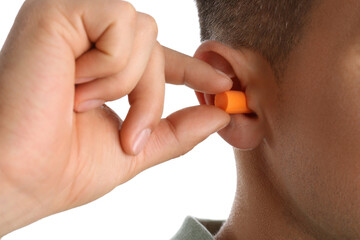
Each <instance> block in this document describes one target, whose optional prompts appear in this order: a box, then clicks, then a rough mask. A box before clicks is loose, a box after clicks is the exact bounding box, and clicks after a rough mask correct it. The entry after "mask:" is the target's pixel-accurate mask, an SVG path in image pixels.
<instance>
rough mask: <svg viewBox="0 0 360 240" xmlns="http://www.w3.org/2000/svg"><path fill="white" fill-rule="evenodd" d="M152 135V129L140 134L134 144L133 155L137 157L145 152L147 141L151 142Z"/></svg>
mask: <svg viewBox="0 0 360 240" xmlns="http://www.w3.org/2000/svg"><path fill="white" fill-rule="evenodd" d="M150 135H151V130H150V129H145V130H143V131H142V132H141V133H139V135H138V136H137V138H136V140H135V142H134V144H133V153H134V154H135V155H138V154H139V153H140V152H141V151H142V150H143V148H144V147H145V145H146V143H147V141H148V140H149V137H150Z"/></svg>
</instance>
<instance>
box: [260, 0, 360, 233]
mask: <svg viewBox="0 0 360 240" xmlns="http://www.w3.org/2000/svg"><path fill="white" fill-rule="evenodd" d="M304 30H305V31H304V34H303V36H302V40H301V42H300V43H299V45H297V46H296V48H295V49H294V50H293V51H292V53H291V55H290V58H289V62H288V65H287V69H286V71H285V75H284V79H283V81H282V82H283V83H282V84H281V86H280V91H279V101H278V102H277V106H275V107H274V109H273V111H274V113H273V114H271V116H272V117H271V118H270V119H269V125H270V126H271V125H272V128H273V132H272V133H271V135H270V136H271V137H269V138H268V139H266V140H267V143H268V145H269V149H271V150H269V152H268V156H270V158H269V159H270V160H269V163H268V164H269V166H270V169H271V171H272V172H273V173H274V176H276V177H274V181H275V182H276V184H277V186H278V187H279V189H280V192H281V193H282V194H283V195H284V197H285V198H286V199H287V201H288V202H289V203H290V205H291V207H292V208H293V211H295V212H296V213H297V215H298V216H300V217H302V218H303V220H304V221H306V222H308V223H309V224H311V225H313V226H314V224H315V226H316V227H317V228H318V229H323V231H324V232H328V233H330V234H332V235H334V236H342V239H345V238H346V237H347V236H348V237H349V238H346V239H350V237H351V236H352V237H354V236H355V237H360V1H358V0H346V1H340V0H325V1H322V3H321V4H319V5H317V6H316V7H315V8H314V10H313V12H312V15H311V20H310V23H309V24H308V26H306V27H305V29H304Z"/></svg>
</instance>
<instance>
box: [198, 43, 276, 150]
mask: <svg viewBox="0 0 360 240" xmlns="http://www.w3.org/2000/svg"><path fill="white" fill-rule="evenodd" d="M194 57H196V58H198V59H201V60H203V61H205V62H207V63H209V64H210V65H212V66H213V67H214V68H216V69H218V70H220V71H222V72H224V73H225V74H227V75H228V76H229V77H230V78H231V79H232V80H233V82H234V84H233V88H232V89H233V90H239V91H244V92H245V94H246V97H247V105H248V107H249V108H250V109H251V110H252V111H253V113H251V114H234V115H231V122H230V124H229V125H228V126H227V127H226V128H224V129H222V130H221V131H219V134H220V136H221V137H222V138H223V139H224V140H225V141H227V142H228V143H229V144H231V145H232V146H233V147H236V148H239V149H244V150H246V149H254V148H256V147H257V146H258V145H259V144H260V143H261V142H262V140H263V138H264V136H265V127H264V126H265V123H264V121H265V119H264V117H263V114H262V111H261V109H262V106H261V102H262V101H261V100H262V99H263V98H262V97H261V92H262V91H261V85H262V83H263V82H264V81H266V80H267V79H264V78H266V77H267V76H268V77H273V72H272V70H271V68H270V66H269V64H268V62H267V61H266V60H265V59H264V58H263V57H262V56H260V55H259V54H257V53H255V52H253V51H251V50H245V49H243V50H235V49H233V48H231V47H229V46H226V45H224V44H221V43H219V42H216V41H207V42H204V43H203V44H202V45H201V46H200V47H199V48H198V50H197V51H196V53H195V55H194ZM196 95H197V97H198V99H199V102H200V104H208V105H213V104H214V96H213V95H209V94H204V93H200V92H197V93H196Z"/></svg>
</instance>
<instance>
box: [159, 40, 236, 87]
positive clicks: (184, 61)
mask: <svg viewBox="0 0 360 240" xmlns="http://www.w3.org/2000/svg"><path fill="white" fill-rule="evenodd" d="M163 48H164V53H165V77H166V82H167V83H171V84H176V85H186V86H188V87H190V88H192V89H194V90H196V91H199V92H205V93H209V94H215V93H220V92H224V91H226V90H229V89H230V88H231V87H232V84H233V82H232V80H231V79H230V78H229V77H228V76H226V75H225V74H224V73H222V72H220V71H219V70H216V69H215V68H213V67H212V66H211V65H209V64H207V63H206V62H204V61H202V60H199V59H197V58H193V57H190V56H187V55H185V54H182V53H179V52H177V51H175V50H172V49H170V48H167V47H163Z"/></svg>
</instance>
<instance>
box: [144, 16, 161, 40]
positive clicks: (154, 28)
mask: <svg viewBox="0 0 360 240" xmlns="http://www.w3.org/2000/svg"><path fill="white" fill-rule="evenodd" d="M144 18H145V23H146V29H147V30H149V31H150V32H151V33H152V34H153V35H154V36H155V37H156V36H157V35H158V32H159V29H158V25H157V23H156V20H155V18H153V17H152V16H150V15H148V14H144Z"/></svg>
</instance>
